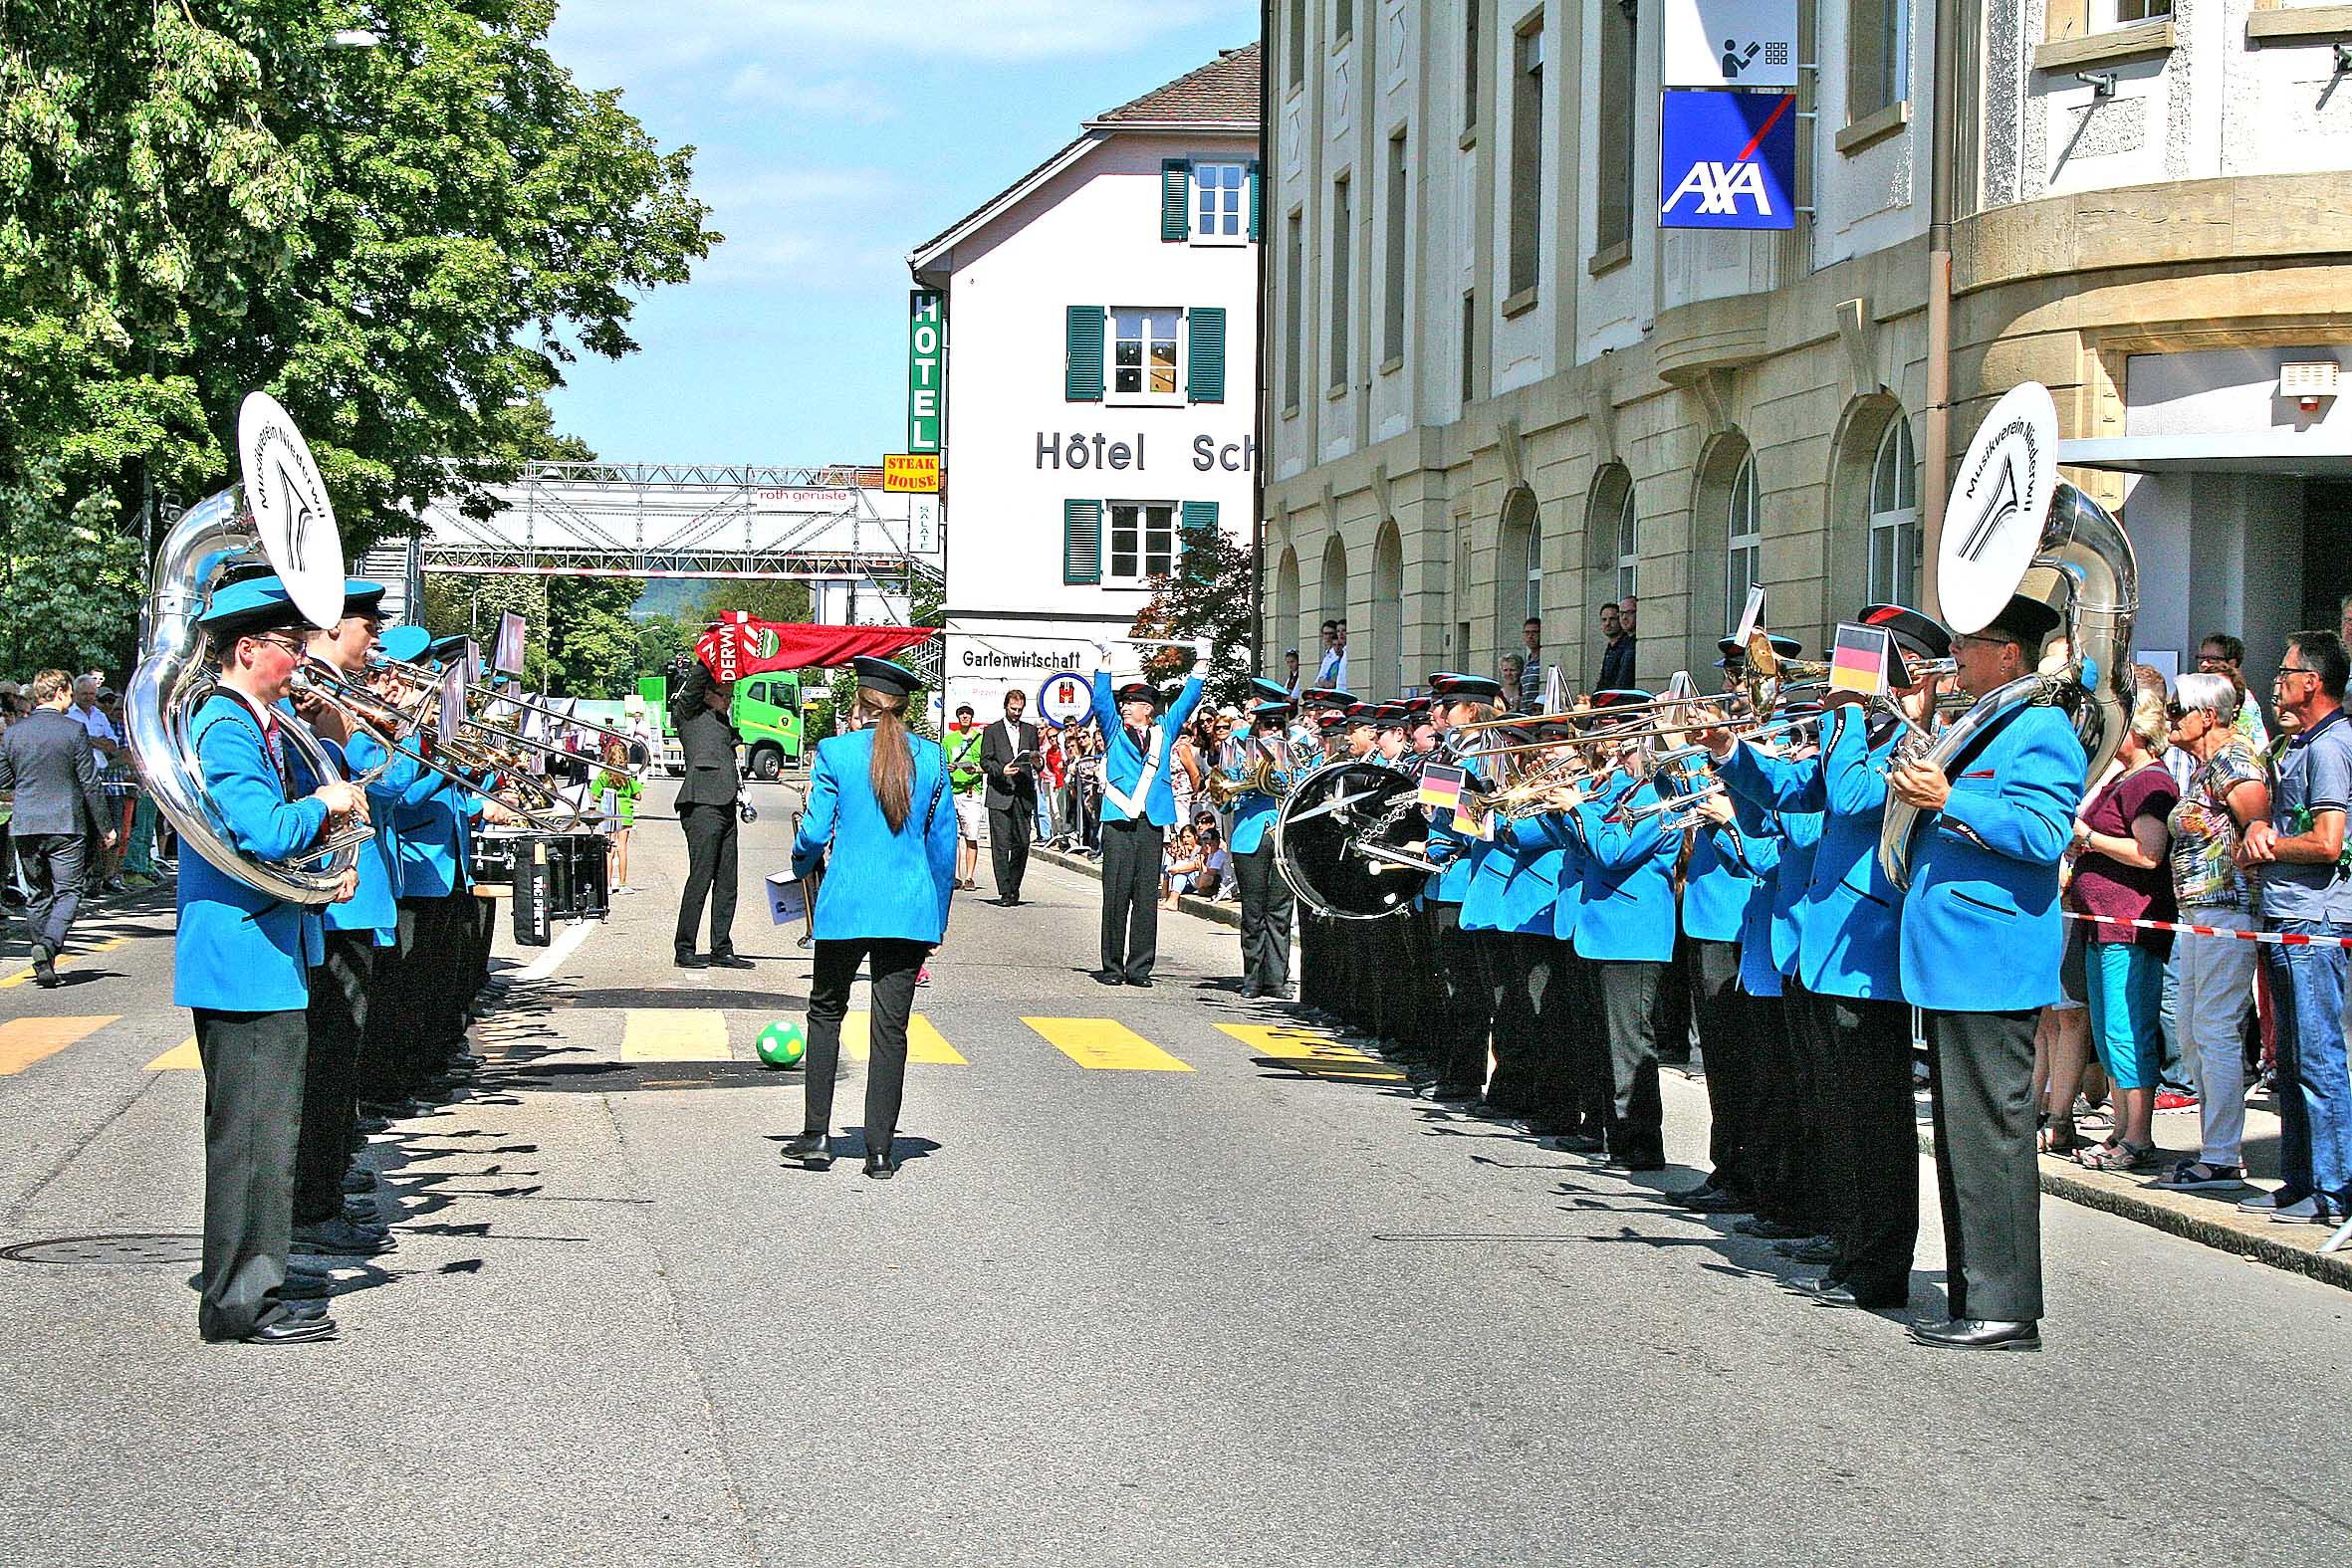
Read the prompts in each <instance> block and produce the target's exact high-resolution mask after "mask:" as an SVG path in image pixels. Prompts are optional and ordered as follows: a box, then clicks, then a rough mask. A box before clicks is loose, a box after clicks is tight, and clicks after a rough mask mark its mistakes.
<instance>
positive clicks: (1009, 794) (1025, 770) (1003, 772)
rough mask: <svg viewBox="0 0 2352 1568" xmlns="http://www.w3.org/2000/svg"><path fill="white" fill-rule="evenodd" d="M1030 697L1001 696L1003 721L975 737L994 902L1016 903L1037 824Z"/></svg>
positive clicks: (1019, 694)
mask: <svg viewBox="0 0 2352 1568" xmlns="http://www.w3.org/2000/svg"><path fill="white" fill-rule="evenodd" d="M1028 708H1029V694H1028V693H1027V692H1025V691H1023V690H1022V689H1021V688H1020V687H1018V686H1016V687H1014V688H1013V689H1012V690H1011V691H1009V692H1007V693H1005V717H1004V718H1003V719H1002V720H1000V721H999V722H997V723H995V724H992V725H990V726H989V727H988V733H987V734H986V735H984V736H982V737H981V738H980V771H981V772H982V773H984V774H986V775H988V857H989V860H990V861H991V863H993V864H994V865H995V867H996V872H997V902H998V903H1000V904H1002V905H1004V906H1005V907H1006V908H1008V909H1010V908H1012V907H1013V906H1014V905H1016V904H1019V903H1020V902H1021V878H1022V877H1023V875H1024V874H1026V873H1027V872H1028V870H1029V836H1030V832H1031V829H1032V828H1033V827H1035V826H1036V824H1037V819H1038V727H1037V726H1036V725H1034V724H1029V723H1025V722H1024V721H1023V719H1022V717H1021V716H1022V714H1023V713H1025V712H1026V711H1028Z"/></svg>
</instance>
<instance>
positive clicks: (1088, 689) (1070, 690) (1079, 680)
mask: <svg viewBox="0 0 2352 1568" xmlns="http://www.w3.org/2000/svg"><path fill="white" fill-rule="evenodd" d="M1093 713H1094V683H1093V682H1092V681H1089V680H1087V679H1086V678H1085V677H1084V676H1083V675H1078V674H1074V673H1073V672H1071V671H1068V670H1057V671H1056V672H1055V673H1054V674H1052V675H1049V676H1047V677H1046V681H1045V684H1044V685H1042V686H1040V687H1039V688H1038V717H1039V718H1041V719H1043V720H1045V721H1046V722H1047V723H1048V724H1050V725H1052V726H1054V728H1055V729H1057V730H1064V729H1067V728H1068V727H1069V726H1071V725H1073V724H1084V723H1085V722H1086V720H1087V719H1089V718H1091V717H1092V716H1093Z"/></svg>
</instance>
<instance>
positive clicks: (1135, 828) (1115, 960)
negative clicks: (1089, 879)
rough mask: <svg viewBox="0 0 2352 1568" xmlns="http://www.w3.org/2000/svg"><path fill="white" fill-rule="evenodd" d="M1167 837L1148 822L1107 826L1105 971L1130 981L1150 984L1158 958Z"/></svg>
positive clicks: (1104, 854)
mask: <svg viewBox="0 0 2352 1568" xmlns="http://www.w3.org/2000/svg"><path fill="white" fill-rule="evenodd" d="M1166 836H1167V835H1166V834H1165V833H1163V832H1162V831H1161V830H1160V829H1159V828H1157V827H1154V826H1153V825H1152V824H1151V823H1149V822H1145V821H1138V820H1134V819H1129V820H1127V821H1124V822H1113V821H1107V820H1106V821H1105V822H1104V823H1103V824H1102V967H1103V968H1104V969H1105V970H1108V971H1109V972H1110V973H1111V974H1113V975H1117V976H1120V977H1122V978H1124V979H1126V980H1149V979H1151V966H1152V965H1153V964H1154V963H1155V962H1156V961H1157V960H1158V958H1159V942H1160V860H1161V856H1162V853H1163V849H1164V845H1165V841H1166Z"/></svg>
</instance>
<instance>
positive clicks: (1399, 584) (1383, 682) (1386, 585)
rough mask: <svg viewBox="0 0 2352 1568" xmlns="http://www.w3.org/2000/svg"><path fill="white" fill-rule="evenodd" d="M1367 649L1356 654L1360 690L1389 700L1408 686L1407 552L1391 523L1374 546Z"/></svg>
mask: <svg viewBox="0 0 2352 1568" xmlns="http://www.w3.org/2000/svg"><path fill="white" fill-rule="evenodd" d="M1371 631H1372V635H1371V639H1370V643H1369V645H1368V646H1365V647H1363V648H1361V649H1359V650H1357V657H1358V659H1359V661H1360V662H1359V663H1358V664H1357V666H1356V667H1357V669H1358V670H1360V671H1362V672H1363V673H1361V674H1359V675H1358V676H1356V679H1357V680H1359V681H1361V682H1362V683H1363V684H1362V685H1361V686H1360V687H1359V688H1358V690H1360V691H1362V692H1364V693H1365V694H1366V695H1368V696H1372V697H1379V698H1388V697H1393V696H1395V695H1396V694H1397V693H1398V692H1400V691H1402V690H1404V685H1405V674H1404V671H1405V551H1404V544H1403V542H1402V541H1401V540H1400V539H1399V538H1398V535H1397V531H1396V523H1395V521H1394V520H1393V519H1392V520H1390V521H1387V522H1384V523H1382V524H1381V525H1380V537H1379V539H1378V540H1376V541H1375V542H1374V543H1373V546H1372V626H1371Z"/></svg>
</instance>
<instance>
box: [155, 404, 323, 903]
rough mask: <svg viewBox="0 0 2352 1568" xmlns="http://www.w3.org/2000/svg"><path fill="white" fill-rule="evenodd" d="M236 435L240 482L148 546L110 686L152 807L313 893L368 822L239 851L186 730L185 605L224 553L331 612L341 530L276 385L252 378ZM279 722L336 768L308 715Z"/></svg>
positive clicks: (188, 832)
mask: <svg viewBox="0 0 2352 1568" xmlns="http://www.w3.org/2000/svg"><path fill="white" fill-rule="evenodd" d="M237 446H238V455H239V457H240V459H241V466H242V469H243V473H244V483H242V484H237V485H231V486H230V487H229V488H228V489H226V490H223V491H221V492H219V493H218V494H216V495H213V496H210V497H207V498H206V499H205V500H203V501H200V502H198V503H197V504H196V505H195V506H194V507H192V508H190V509H189V510H188V512H187V513H186V514H185V515H184V516H183V517H181V518H180V520H179V521H178V522H177V523H175V524H173V525H172V529H171V532H170V534H169V535H167V536H166V537H165V538H164V541H163V545H162V548H161V549H160V550H158V551H157V552H156V553H155V566H154V572H153V574H152V576H150V577H149V579H148V585H147V592H148V597H147V604H146V609H145V612H144V613H143V614H142V615H141V617H140V623H139V663H138V668H137V669H136V670H135V671H133V672H132V674H131V677H130V684H129V686H128V687H127V688H125V690H124V692H123V695H122V719H123V727H124V729H125V730H126V731H127V732H128V735H127V739H128V741H129V744H130V760H131V764H132V766H133V767H134V768H136V769H137V771H138V777H139V780H140V782H141V783H143V784H145V785H146V788H147V792H148V793H149V794H151V795H152V796H154V799H155V808H156V809H157V810H159V811H161V812H162V813H163V814H164V816H165V817H167V818H169V820H170V822H171V825H172V826H173V827H174V828H176V829H178V831H179V835H180V837H181V838H182V839H184V840H185V841H186V842H187V843H188V844H189V845H190V846H191V847H192V848H194V849H195V850H196V852H197V853H199V854H201V855H202V856H203V857H204V858H205V859H206V860H209V861H210V862H212V864H214V865H215V866H218V867H219V868H220V869H221V870H223V871H225V872H227V873H228V874H229V875H231V876H234V877H236V878H237V879H238V880H240V881H242V882H245V883H247V884H249V885H251V886H253V887H255V888H258V889H259V890H260V891H262V892H264V893H267V894H269V895H271V896H272V897H274V898H282V899H285V900H287V901H288V902H290V903H296V904H325V903H330V902H332V901H333V900H334V898H335V895H336V892H337V888H338V884H339V883H341V882H342V881H343V878H344V874H345V873H346V872H347V871H349V870H350V869H351V868H352V866H353V864H354V863H355V862H356V861H357V859H358V852H359V851H358V846H359V844H360V842H361V841H362V840H364V839H365V838H366V837H367V835H368V830H367V828H366V827H365V826H364V825H356V824H355V825H354V826H353V827H351V828H347V829H345V830H344V831H343V832H341V833H339V834H337V835H334V836H333V837H331V838H330V839H329V840H328V841H327V842H326V843H324V844H321V845H318V846H316V847H314V848H311V849H308V850H305V851H303V853H302V854H301V855H299V856H297V857H295V858H293V859H291V860H284V861H278V860H262V859H259V858H257V857H255V856H253V855H251V854H248V853H247V852H246V851H244V850H242V849H240V848H238V847H237V845H236V840H235V838H234V837H233V836H232V835H231V833H230V832H229V829H228V824H227V823H226V822H225V821H224V820H223V819H222V817H221V814H220V811H219V808H218V807H217V806H215V805H214V803H213V801H212V800H211V798H210V797H209V796H207V795H206V794H205V792H204V773H203V769H202V767H201V765H200V764H199V763H198V761H197V758H196V744H195V738H194V736H192V735H191V734H190V733H189V730H188V721H189V720H190V719H192V718H193V717H194V716H195V713H196V710H197V708H198V707H199V706H200V705H201V704H202V703H203V701H204V699H205V698H206V697H208V696H210V695H211V694H212V690H213V686H214V675H213V670H212V667H211V664H210V662H209V660H208V658H207V653H208V649H207V648H206V646H205V642H206V639H205V635H204V632H203V630H202V628H200V627H199V626H198V625H197V624H196V619H197V617H198V616H200V615H202V614H203V613H204V608H205V606H206V605H207V604H208V603H209V602H211V598H212V593H213V590H214V589H215V588H216V587H218V586H219V585H220V582H221V579H222V577H223V576H224V575H225V574H226V573H227V572H228V571H229V570H230V569H231V568H232V567H236V566H242V565H247V564H253V563H258V562H265V561H266V562H267V563H268V565H269V566H271V567H272V568H273V569H274V570H276V571H277V573H278V574H279V575H280V576H281V577H283V578H284V579H285V580H286V585H287V588H288V590H289V592H291V593H292V595H293V597H294V602H295V605H296V607H297V608H299V609H300V610H301V611H302V612H303V613H304V614H305V615H307V616H309V617H310V618H311V619H312V620H313V621H314V622H318V623H320V624H325V625H332V624H334V623H335V622H336V621H337V620H339V619H341V618H342V615H343V600H344V560H343V542H342V540H341V538H340V537H339V536H338V535H337V533H336V528H335V513H334V510H333V508H332V507H330V506H329V505H328V502H327V488H326V486H325V484H324V483H322V482H321V480H320V478H319V471H318V468H317V466H316V465H315V464H314V463H313V462H312V460H311V453H310V448H309V446H307V445H306V444H305V443H304V441H303V439H302V435H301V433H300V432H299V431H297V430H296V429H295V427H294V422H293V420H291V419H290V418H288V417H287V414H286V410H285V409H283V408H281V407H279V406H278V404H277V402H276V401H275V400H274V399H272V398H270V397H268V396H266V395H264V394H262V393H259V392H256V393H254V394H252V395H251V396H249V397H247V398H246V399H245V406H244V408H243V409H242V411H241V412H240V413H239V415H238V420H237ZM279 733H280V735H281V736H282V737H283V739H284V740H285V742H286V744H287V745H289V746H290V747H292V748H293V749H294V751H295V753H296V755H297V756H299V757H300V758H301V759H302V761H303V765H304V766H305V767H306V768H308V769H309V770H310V771H311V775H312V777H313V778H315V779H317V780H319V781H320V782H321V783H322V784H326V783H332V782H335V781H337V780H340V779H341V778H342V777H343V776H342V773H341V772H340V771H339V770H338V769H337V768H336V766H335V762H334V760H333V759H332V758H331V757H329V756H328V754H327V749H326V748H325V747H324V746H322V745H321V744H320V743H319V739H318V737H317V736H315V735H313V734H312V733H311V729H310V726H308V725H306V724H304V723H302V722H301V721H300V720H295V719H288V720H287V721H285V722H284V723H283V724H281V725H280V727H279Z"/></svg>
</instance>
